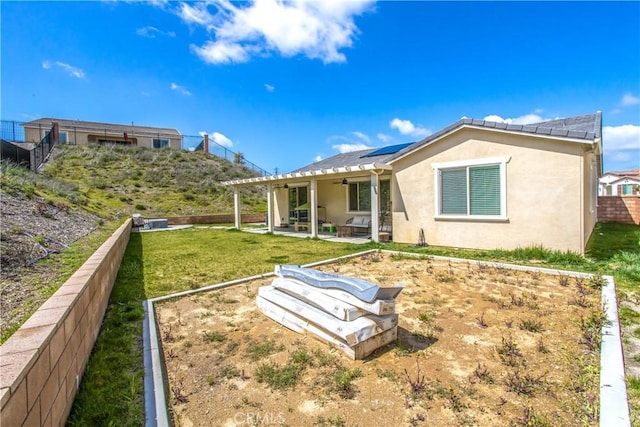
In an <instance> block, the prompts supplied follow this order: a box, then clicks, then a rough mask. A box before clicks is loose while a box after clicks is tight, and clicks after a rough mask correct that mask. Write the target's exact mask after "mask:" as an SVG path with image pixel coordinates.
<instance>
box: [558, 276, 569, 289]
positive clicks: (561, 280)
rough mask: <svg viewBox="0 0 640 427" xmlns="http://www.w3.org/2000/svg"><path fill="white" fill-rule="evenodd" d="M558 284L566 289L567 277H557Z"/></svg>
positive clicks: (567, 284)
mask: <svg viewBox="0 0 640 427" xmlns="http://www.w3.org/2000/svg"><path fill="white" fill-rule="evenodd" d="M558 284H559V285H560V286H562V287H563V288H566V287H567V286H569V277H568V276H563V275H560V276H558Z"/></svg>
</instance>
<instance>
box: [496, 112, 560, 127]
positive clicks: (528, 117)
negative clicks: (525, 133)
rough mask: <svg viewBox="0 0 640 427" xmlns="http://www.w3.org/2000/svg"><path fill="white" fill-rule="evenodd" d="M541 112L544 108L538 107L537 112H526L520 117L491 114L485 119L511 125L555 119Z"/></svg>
mask: <svg viewBox="0 0 640 427" xmlns="http://www.w3.org/2000/svg"><path fill="white" fill-rule="evenodd" d="M540 113H542V110H540V109H537V110H536V111H535V113H530V114H525V115H522V116H519V117H514V118H507V119H503V118H502V117H501V116H498V115H496V114H491V115H488V116H486V117H485V118H484V120H486V121H489V122H497V123H506V124H509V125H528V124H531V123H539V122H546V121H548V120H553V119H545V118H543V117H542V116H540Z"/></svg>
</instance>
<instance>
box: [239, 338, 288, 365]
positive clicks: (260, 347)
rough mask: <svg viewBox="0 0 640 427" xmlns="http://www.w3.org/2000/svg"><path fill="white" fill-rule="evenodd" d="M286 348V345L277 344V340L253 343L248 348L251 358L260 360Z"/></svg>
mask: <svg viewBox="0 0 640 427" xmlns="http://www.w3.org/2000/svg"><path fill="white" fill-rule="evenodd" d="M282 350H284V345H280V346H276V342H275V341H272V340H267V341H265V342H263V343H261V344H253V345H251V346H249V348H248V349H247V355H248V356H249V358H250V359H251V360H254V361H255V360H260V359H263V358H265V357H267V356H270V355H272V354H274V353H277V352H279V351H282Z"/></svg>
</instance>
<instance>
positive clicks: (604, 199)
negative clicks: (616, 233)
mask: <svg viewBox="0 0 640 427" xmlns="http://www.w3.org/2000/svg"><path fill="white" fill-rule="evenodd" d="M598 221H600V222H620V223H623V224H640V196H599V197H598Z"/></svg>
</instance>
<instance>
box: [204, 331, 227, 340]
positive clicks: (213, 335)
mask: <svg viewBox="0 0 640 427" xmlns="http://www.w3.org/2000/svg"><path fill="white" fill-rule="evenodd" d="M225 338H226V337H225V336H224V334H221V333H220V332H216V331H212V332H206V331H205V332H203V333H202V339H204V340H205V342H222V341H224V340H225Z"/></svg>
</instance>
